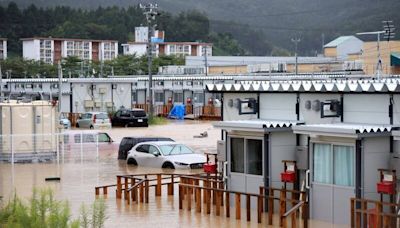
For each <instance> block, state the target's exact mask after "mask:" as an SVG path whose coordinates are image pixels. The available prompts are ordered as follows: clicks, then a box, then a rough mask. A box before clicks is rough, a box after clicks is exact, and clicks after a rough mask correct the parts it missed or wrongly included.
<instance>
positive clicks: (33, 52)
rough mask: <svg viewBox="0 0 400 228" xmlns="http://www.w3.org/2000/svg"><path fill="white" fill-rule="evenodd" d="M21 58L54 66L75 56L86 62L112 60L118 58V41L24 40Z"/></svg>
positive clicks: (35, 38)
mask: <svg viewBox="0 0 400 228" xmlns="http://www.w3.org/2000/svg"><path fill="white" fill-rule="evenodd" d="M21 40H22V51H23V57H24V58H26V59H33V60H37V61H43V62H45V63H49V64H54V63H57V62H58V61H60V60H61V59H62V58H66V57H69V56H76V57H78V58H79V59H82V60H87V61H105V60H112V59H114V58H116V57H117V56H118V41H115V40H85V39H66V38H42V37H34V38H24V39H21Z"/></svg>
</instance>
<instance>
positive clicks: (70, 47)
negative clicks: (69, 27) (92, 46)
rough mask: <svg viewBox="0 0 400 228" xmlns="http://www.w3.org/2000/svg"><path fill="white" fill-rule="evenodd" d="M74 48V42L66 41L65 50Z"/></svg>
mask: <svg viewBox="0 0 400 228" xmlns="http://www.w3.org/2000/svg"><path fill="white" fill-rule="evenodd" d="M73 48H74V42H72V41H68V42H67V49H73Z"/></svg>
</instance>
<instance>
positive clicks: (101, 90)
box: [99, 88, 107, 94]
mask: <svg viewBox="0 0 400 228" xmlns="http://www.w3.org/2000/svg"><path fill="white" fill-rule="evenodd" d="M99 93H100V94H105V93H107V88H99Z"/></svg>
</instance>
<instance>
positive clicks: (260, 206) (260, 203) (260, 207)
mask: <svg viewBox="0 0 400 228" xmlns="http://www.w3.org/2000/svg"><path fill="white" fill-rule="evenodd" d="M262 211H263V197H261V196H258V197H257V222H258V223H261V217H262Z"/></svg>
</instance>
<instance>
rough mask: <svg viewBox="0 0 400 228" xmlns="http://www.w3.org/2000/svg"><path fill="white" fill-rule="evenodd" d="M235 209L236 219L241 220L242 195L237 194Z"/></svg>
mask: <svg viewBox="0 0 400 228" xmlns="http://www.w3.org/2000/svg"><path fill="white" fill-rule="evenodd" d="M235 208H236V219H240V218H241V215H240V194H239V193H235Z"/></svg>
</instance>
